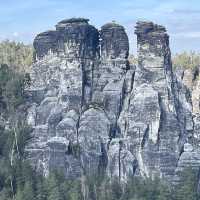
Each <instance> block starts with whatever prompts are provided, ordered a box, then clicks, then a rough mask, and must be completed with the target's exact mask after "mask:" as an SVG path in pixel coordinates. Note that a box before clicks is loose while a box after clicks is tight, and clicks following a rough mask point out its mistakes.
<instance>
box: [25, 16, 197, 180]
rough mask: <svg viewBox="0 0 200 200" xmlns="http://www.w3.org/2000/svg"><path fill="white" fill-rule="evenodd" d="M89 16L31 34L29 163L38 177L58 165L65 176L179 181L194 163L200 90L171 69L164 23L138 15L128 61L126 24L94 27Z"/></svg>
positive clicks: (57, 167) (28, 117)
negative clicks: (133, 59)
mask: <svg viewBox="0 0 200 200" xmlns="http://www.w3.org/2000/svg"><path fill="white" fill-rule="evenodd" d="M88 21H89V20H87V19H82V18H78V19H69V20H63V21H61V22H59V23H58V24H57V25H56V30H55V31H48V32H44V33H41V34H39V35H38V36H36V38H35V40H34V47H35V50H36V52H35V63H34V64H33V67H32V72H31V80H32V83H31V86H30V87H29V88H27V94H28V102H29V104H30V108H29V110H28V114H27V121H28V123H29V124H30V125H31V126H32V127H33V132H32V135H33V140H32V141H31V143H30V144H29V145H28V146H27V152H28V153H29V157H30V160H31V163H32V164H33V165H34V166H35V167H36V168H37V170H39V171H41V172H42V173H43V174H44V175H47V174H48V173H49V172H50V171H51V170H53V169H61V170H63V172H64V174H65V175H66V177H70V178H75V177H80V176H82V175H84V174H90V175H92V174H96V173H98V174H107V175H108V176H110V177H113V176H117V177H119V179H120V180H122V181H126V180H127V177H128V176H131V175H136V176H148V177H153V176H155V175H159V176H160V177H164V178H166V179H168V180H174V181H176V180H178V175H177V174H178V172H179V171H180V170H182V169H183V168H184V167H186V166H190V165H192V166H194V167H197V168H198V167H199V166H200V156H199V154H198V144H199V140H198V139H197V137H198V131H197V130H198V128H197V127H198V119H197V118H195V119H194V118H193V115H194V112H198V111H199V110H198V109H199V105H198V103H196V104H194V103H193V104H192V102H194V101H192V99H195V100H196V99H198V98H197V96H198V95H197V93H198V92H196V93H195V92H193V93H194V94H191V92H190V90H189V89H188V88H187V86H185V85H184V80H183V78H180V76H178V78H176V75H175V74H174V73H173V71H172V64H171V56H170V49H169V37H168V35H167V33H166V30H165V28H164V27H162V26H159V25H156V24H153V23H152V22H138V23H137V25H136V30H135V33H136V35H137V43H138V65H137V66H133V65H130V63H129V62H128V54H129V42H128V37H127V35H126V32H125V30H124V28H123V27H122V26H120V25H118V24H116V23H108V24H106V25H104V26H102V28H101V30H100V31H98V30H97V29H96V28H95V27H93V26H91V25H90V24H89V23H88ZM188 82H189V81H188ZM197 85H198V84H197ZM197 85H196V87H197ZM196 90H198V88H197V89H196ZM193 91H195V90H193ZM196 102H198V100H197V101H196ZM195 105H196V106H195ZM192 106H193V107H192ZM197 107H198V108H197ZM194 110H195V111H194ZM194 141H195V142H194Z"/></svg>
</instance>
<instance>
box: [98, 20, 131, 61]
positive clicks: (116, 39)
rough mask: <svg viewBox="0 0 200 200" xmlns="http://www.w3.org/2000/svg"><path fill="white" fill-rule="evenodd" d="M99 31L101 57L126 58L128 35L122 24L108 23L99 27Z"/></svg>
mask: <svg viewBox="0 0 200 200" xmlns="http://www.w3.org/2000/svg"><path fill="white" fill-rule="evenodd" d="M100 33H101V56H102V58H103V59H115V58H121V59H127V58H128V53H129V44H128V37H127V34H126V33H125V30H124V27H123V26H120V25H118V24H116V23H108V24H105V25H104V26H102V27H101V32H100Z"/></svg>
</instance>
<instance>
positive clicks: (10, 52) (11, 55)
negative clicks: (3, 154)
mask: <svg viewBox="0 0 200 200" xmlns="http://www.w3.org/2000/svg"><path fill="white" fill-rule="evenodd" d="M32 58H33V48H32V46H31V45H25V44H23V43H19V42H14V41H13V42H11V41H9V40H6V41H2V42H1V43H0V64H7V65H8V66H10V67H11V68H12V69H14V70H15V71H18V72H27V71H29V70H30V65H31V64H32Z"/></svg>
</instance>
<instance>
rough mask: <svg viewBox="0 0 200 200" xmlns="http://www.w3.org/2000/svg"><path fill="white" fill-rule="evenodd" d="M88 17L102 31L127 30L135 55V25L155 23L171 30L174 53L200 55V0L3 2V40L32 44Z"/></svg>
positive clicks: (0, 35)
mask: <svg viewBox="0 0 200 200" xmlns="http://www.w3.org/2000/svg"><path fill="white" fill-rule="evenodd" d="M70 17H85V18H89V19H90V23H91V24H93V25H95V26H96V27H98V28H100V27H101V26H102V25H103V24H104V23H106V22H110V21H112V20H115V21H117V22H118V23H120V24H122V25H124V26H125V28H126V30H127V33H128V35H129V39H130V46H131V51H132V52H135V49H136V39H135V36H134V25H135V22H136V21H137V20H148V21H149V20H151V21H154V22H156V23H159V24H162V25H164V26H166V27H167V30H168V32H169V34H170V40H171V41H170V46H171V49H172V53H176V52H182V51H184V50H187V51H190V50H195V51H199V52H200V0H0V40H4V39H6V38H7V39H10V40H17V41H23V42H25V43H32V41H33V38H34V36H35V35H36V34H37V33H39V32H42V31H45V30H49V29H52V28H54V25H55V24H56V23H57V22H58V21H60V20H62V19H65V18H70Z"/></svg>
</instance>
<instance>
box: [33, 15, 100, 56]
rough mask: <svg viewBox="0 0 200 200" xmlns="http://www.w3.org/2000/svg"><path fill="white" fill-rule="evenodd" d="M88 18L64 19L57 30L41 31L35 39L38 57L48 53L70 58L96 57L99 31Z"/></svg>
mask: <svg viewBox="0 0 200 200" xmlns="http://www.w3.org/2000/svg"><path fill="white" fill-rule="evenodd" d="M88 21H89V20H87V19H82V18H77V19H73V18H72V19H70V20H63V21H61V22H59V23H58V24H57V25H56V30H55V31H47V32H44V33H40V34H39V35H37V36H36V38H35V40H34V48H35V50H36V58H37V59H41V58H42V57H43V56H45V55H47V54H48V53H50V52H52V53H59V54H64V55H66V56H67V57H69V58H72V59H73V58H81V59H94V58H95V57H96V56H98V54H99V52H98V51H99V49H98V45H99V41H98V39H99V33H98V30H97V29H96V28H94V27H93V26H91V25H89V24H88Z"/></svg>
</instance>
